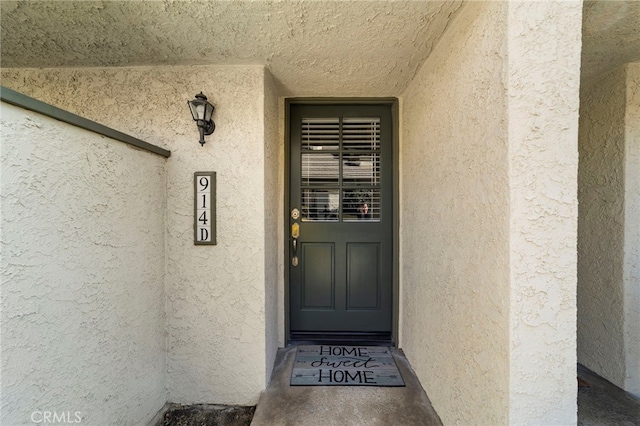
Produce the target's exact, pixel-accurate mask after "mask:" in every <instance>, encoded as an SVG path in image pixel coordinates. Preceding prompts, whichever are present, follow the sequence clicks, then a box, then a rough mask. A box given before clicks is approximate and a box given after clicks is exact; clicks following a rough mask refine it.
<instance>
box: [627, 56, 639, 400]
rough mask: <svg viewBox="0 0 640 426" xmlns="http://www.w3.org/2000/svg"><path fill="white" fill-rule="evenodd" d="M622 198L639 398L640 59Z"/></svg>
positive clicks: (634, 71)
mask: <svg viewBox="0 0 640 426" xmlns="http://www.w3.org/2000/svg"><path fill="white" fill-rule="evenodd" d="M624 199H625V234H624V253H625V259H624V286H625V303H624V312H625V322H624V336H625V337H624V339H625V351H626V353H625V356H626V378H625V389H626V390H628V391H629V392H632V393H633V394H635V395H636V396H637V397H639V398H640V62H635V63H632V64H628V65H627V109H626V114H625V196H624Z"/></svg>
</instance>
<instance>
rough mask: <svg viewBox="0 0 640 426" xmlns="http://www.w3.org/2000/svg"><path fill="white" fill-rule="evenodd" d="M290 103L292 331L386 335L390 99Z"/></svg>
mask: <svg viewBox="0 0 640 426" xmlns="http://www.w3.org/2000/svg"><path fill="white" fill-rule="evenodd" d="M290 108H291V109H290V115H289V117H290V120H289V123H290V129H289V134H290V138H291V140H290V154H289V158H290V174H289V179H290V181H289V188H290V193H289V201H290V206H289V209H290V211H292V212H293V211H294V209H297V211H298V212H299V214H292V215H291V217H290V222H289V226H290V227H291V226H293V225H295V226H299V228H298V229H299V236H298V237H297V238H294V236H293V235H291V236H290V244H291V246H290V247H291V248H290V253H291V256H290V259H289V296H290V300H289V303H290V310H289V312H290V331H291V332H292V333H304V332H325V333H332V332H336V333H362V332H372V333H373V332H375V333H388V334H390V333H391V328H392V311H393V298H392V295H393V233H392V232H393V192H392V191H393V156H392V153H393V147H392V134H393V129H392V113H391V106H390V105H350V104H343V105H340V104H336V105H300V104H292V105H291V106H290ZM290 229H291V228H290Z"/></svg>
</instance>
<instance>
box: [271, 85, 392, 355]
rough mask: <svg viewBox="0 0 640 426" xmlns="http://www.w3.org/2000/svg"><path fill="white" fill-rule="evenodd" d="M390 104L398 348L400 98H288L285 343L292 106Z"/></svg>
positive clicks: (287, 340)
mask: <svg viewBox="0 0 640 426" xmlns="http://www.w3.org/2000/svg"><path fill="white" fill-rule="evenodd" d="M331 104H340V105H387V106H389V107H390V108H391V119H392V125H393V129H392V155H393V159H392V164H393V173H392V179H393V200H392V203H393V229H392V234H393V271H392V277H393V278H392V279H393V283H392V295H393V303H392V329H391V339H392V340H393V344H394V346H398V337H399V335H398V328H399V308H400V300H399V296H400V282H399V264H400V263H399V247H400V244H399V228H400V227H399V212H400V209H399V204H400V203H399V189H400V172H399V164H400V162H399V154H400V148H399V147H400V137H399V135H400V131H399V125H400V119H399V117H400V111H399V102H398V98H321V97H318V98H285V100H284V175H285V176H284V210H283V211H284V215H283V216H284V217H283V218H282V220H283V225H284V226H283V229H284V234H283V238H284V240H283V241H284V262H285V265H284V328H285V329H284V338H285V344H286V345H289V343H290V342H291V330H290V328H291V327H290V326H291V316H290V309H291V306H290V301H289V259H290V258H291V253H290V250H291V247H290V244H289V207H290V206H289V201H290V200H289V189H290V180H291V174H290V168H291V159H290V158H289V157H290V154H291V135H290V125H291V122H290V117H291V106H292V105H331Z"/></svg>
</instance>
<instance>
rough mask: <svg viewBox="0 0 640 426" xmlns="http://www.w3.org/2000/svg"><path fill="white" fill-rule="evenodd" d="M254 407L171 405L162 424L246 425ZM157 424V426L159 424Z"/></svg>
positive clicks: (181, 425) (251, 417)
mask: <svg viewBox="0 0 640 426" xmlns="http://www.w3.org/2000/svg"><path fill="white" fill-rule="evenodd" d="M255 411H256V407H242V406H233V405H213V404H198V405H179V404H175V405H171V406H170V407H169V410H168V411H167V412H166V413H165V415H164V419H163V421H162V422H161V423H160V425H162V426H248V425H249V424H251V419H253V413H254V412H255ZM160 425H159V426H160Z"/></svg>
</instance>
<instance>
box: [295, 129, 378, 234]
mask: <svg viewBox="0 0 640 426" xmlns="http://www.w3.org/2000/svg"><path fill="white" fill-rule="evenodd" d="M301 139H302V140H301V163H300V164H301V174H300V178H301V182H300V191H301V194H300V195H301V201H302V206H301V220H302V221H303V222H340V221H342V222H359V221H366V222H379V221H380V173H381V166H380V118H379V117H369V118H367V117H358V118H349V117H344V118H303V119H302V129H301Z"/></svg>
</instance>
